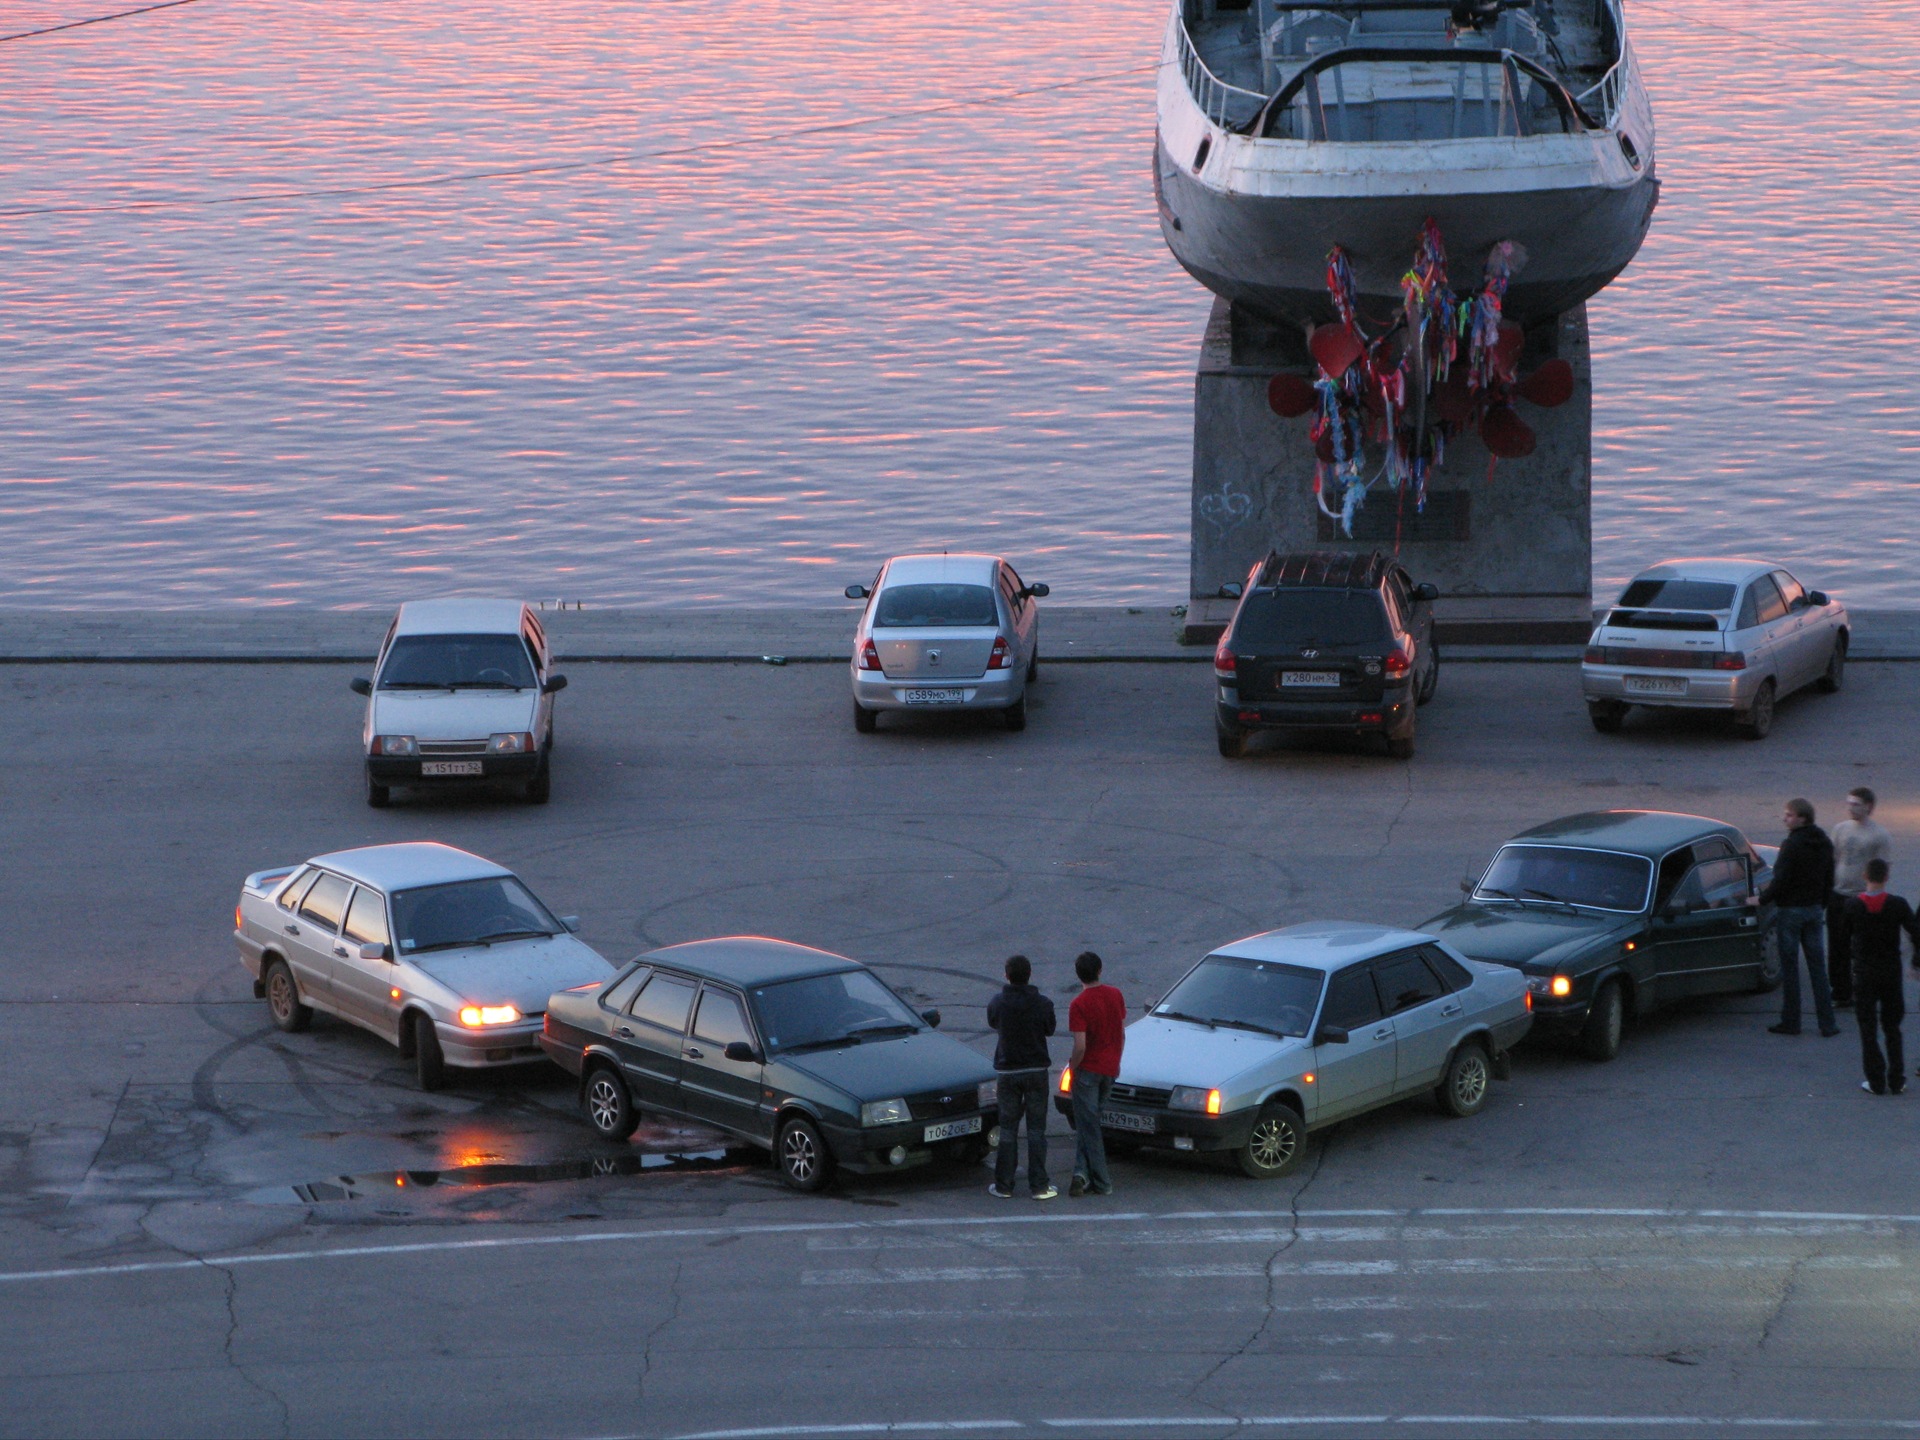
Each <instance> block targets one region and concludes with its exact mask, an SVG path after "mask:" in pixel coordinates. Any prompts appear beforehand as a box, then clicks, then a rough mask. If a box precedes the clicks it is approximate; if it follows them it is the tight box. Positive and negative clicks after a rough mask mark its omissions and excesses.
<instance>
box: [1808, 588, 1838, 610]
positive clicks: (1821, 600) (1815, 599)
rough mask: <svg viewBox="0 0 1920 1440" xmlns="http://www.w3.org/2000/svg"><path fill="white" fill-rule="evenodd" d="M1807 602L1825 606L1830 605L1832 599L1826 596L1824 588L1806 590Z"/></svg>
mask: <svg viewBox="0 0 1920 1440" xmlns="http://www.w3.org/2000/svg"><path fill="white" fill-rule="evenodd" d="M1807 603H1808V604H1809V605H1819V606H1827V605H1831V604H1832V603H1833V601H1832V600H1830V599H1829V598H1828V597H1827V592H1826V591H1824V590H1809V591H1807Z"/></svg>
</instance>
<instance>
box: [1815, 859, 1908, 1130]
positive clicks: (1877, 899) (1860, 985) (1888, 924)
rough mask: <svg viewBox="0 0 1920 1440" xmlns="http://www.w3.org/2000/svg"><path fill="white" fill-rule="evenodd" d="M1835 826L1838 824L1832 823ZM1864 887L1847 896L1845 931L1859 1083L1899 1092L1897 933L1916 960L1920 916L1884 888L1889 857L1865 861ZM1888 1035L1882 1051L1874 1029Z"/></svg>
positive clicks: (1875, 1090)
mask: <svg viewBox="0 0 1920 1440" xmlns="http://www.w3.org/2000/svg"><path fill="white" fill-rule="evenodd" d="M1834 828H1835V829H1836V830H1837V829H1839V828H1840V827H1839V826H1837V825H1836V826H1835V827H1834ZM1865 879H1866V888H1865V889H1863V890H1862V891H1861V892H1860V893H1859V894H1858V895H1855V896H1853V897H1852V898H1851V899H1849V900H1848V901H1847V911H1848V915H1847V930H1848V933H1849V934H1850V935H1851V936H1852V937H1853V1018H1854V1019H1856V1020H1858V1021H1859V1022H1860V1068H1861V1069H1863V1070H1865V1071H1866V1072H1867V1078H1866V1079H1865V1080H1862V1081H1861V1082H1860V1088H1861V1089H1862V1090H1865V1091H1867V1092H1868V1093H1870V1094H1873V1095H1885V1094H1888V1093H1892V1094H1895V1095H1898V1094H1899V1093H1900V1092H1901V1091H1902V1090H1905V1089H1906V1088H1907V1055H1906V1050H1905V1048H1904V1047H1903V1046H1902V1045H1901V1043H1900V1021H1901V1019H1902V1017H1904V1016H1905V1015H1906V1013H1907V997H1906V994H1905V992H1904V991H1903V990H1902V988H1901V980H1900V932H1901V931H1903V930H1904V931H1905V932H1906V933H1907V938H1908V939H1910V940H1912V941H1913V954H1914V959H1915V961H1916V962H1920V917H1916V916H1915V915H1914V913H1913V906H1911V905H1909V904H1908V903H1907V902H1906V901H1905V900H1903V899H1901V898H1900V897H1899V896H1898V895H1889V894H1888V893H1887V862H1886V861H1885V860H1883V859H1881V858H1880V857H1879V856H1877V855H1876V856H1875V857H1874V858H1873V859H1871V860H1869V861H1867V864H1866V873H1865ZM1876 1029H1878V1030H1879V1031H1881V1032H1883V1033H1884V1034H1885V1035H1886V1039H1887V1053H1886V1054H1885V1055H1884V1056H1882V1055H1881V1053H1880V1042H1879V1038H1878V1036H1876V1035H1875V1033H1874V1032H1875V1030H1876Z"/></svg>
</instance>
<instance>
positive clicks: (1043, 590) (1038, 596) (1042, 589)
mask: <svg viewBox="0 0 1920 1440" xmlns="http://www.w3.org/2000/svg"><path fill="white" fill-rule="evenodd" d="M1020 593H1021V594H1022V595H1026V596H1028V597H1030V598H1032V599H1034V600H1044V599H1046V598H1047V596H1049V595H1051V594H1052V593H1053V587H1052V586H1051V585H1029V586H1027V588H1026V589H1024V590H1022V591H1021V592H1020Z"/></svg>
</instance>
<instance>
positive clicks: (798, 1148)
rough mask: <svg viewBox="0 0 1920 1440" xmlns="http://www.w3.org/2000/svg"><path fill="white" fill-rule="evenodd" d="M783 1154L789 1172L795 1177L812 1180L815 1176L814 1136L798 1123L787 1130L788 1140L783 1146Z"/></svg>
mask: <svg viewBox="0 0 1920 1440" xmlns="http://www.w3.org/2000/svg"><path fill="white" fill-rule="evenodd" d="M781 1155H782V1158H783V1159H785V1161H786V1162H787V1173H788V1174H789V1175H791V1176H793V1178H794V1179H796V1180H811V1179H812V1178H813V1167H814V1154H813V1137H812V1136H810V1135H808V1134H807V1132H806V1131H805V1130H802V1129H801V1128H800V1127H799V1126H798V1125H795V1126H794V1127H793V1128H792V1129H791V1130H789V1131H787V1141H786V1144H785V1145H783V1146H782V1147H781Z"/></svg>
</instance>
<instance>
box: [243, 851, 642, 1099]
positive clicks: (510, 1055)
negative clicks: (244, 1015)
mask: <svg viewBox="0 0 1920 1440" xmlns="http://www.w3.org/2000/svg"><path fill="white" fill-rule="evenodd" d="M578 923H579V922H578V921H577V920H575V919H574V918H573V917H572V916H567V917H565V918H562V919H556V918H555V917H554V915H553V914H552V912H551V911H549V910H548V909H547V907H546V906H544V905H542V904H541V903H540V901H539V900H538V899H536V898H535V897H534V894H533V892H532V891H531V890H529V889H527V887H526V886H525V885H524V884H523V883H521V881H520V880H519V879H518V878H517V877H516V876H515V875H514V873H513V872H512V871H511V870H508V869H505V868H504V867H502V866H499V865H496V864H494V863H493V862H492V861H491V860H483V859H481V858H480V857H479V856H478V855H470V854H468V853H467V852H466V851H465V850H456V849H454V848H453V847H452V846H451V845H436V844H402V845H369V846H366V847H364V848H362V849H358V850H339V851H335V852H334V853H333V854H330V855H316V856H315V857H314V858H313V859H311V860H309V861H307V863H306V864H304V865H283V866H281V867H280V868H278V869H275V870H261V871H258V872H256V873H254V874H252V875H249V876H248V877H247V878H246V883H245V884H244V886H243V887H242V889H241V891H240V903H239V904H238V905H237V906H235V907H234V912H233V925H234V929H233V938H234V940H235V941H236V942H237V943H238V944H239V946H240V960H241V963H242V964H244V965H245V966H246V967H247V969H248V970H249V971H250V972H251V973H252V974H253V977H254V982H253V990H254V994H256V995H258V996H260V997H261V998H263V999H265V1000H266V1002H267V1012H268V1014H269V1015H271V1016H272V1018H273V1023H274V1024H275V1025H277V1026H279V1028H280V1029H282V1030H288V1031H293V1030H304V1029H306V1028H307V1026H308V1025H309V1024H310V1023H311V1022H312V1019H313V1012H314V1011H315V1010H323V1011H325V1012H326V1013H327V1014H329V1015H334V1016H337V1017H338V1018H340V1019H342V1020H345V1021H346V1022H347V1023H348V1024H351V1025H358V1026H359V1027H360V1028H361V1029H363V1030H371V1031H372V1032H373V1033H374V1034H375V1035H378V1036H379V1037H380V1038H381V1039H383V1040H385V1041H387V1042H388V1043H390V1044H393V1045H397V1046H399V1047H400V1053H401V1054H402V1055H404V1056H407V1057H408V1058H410V1059H411V1060H412V1061H413V1063H414V1072H415V1075H416V1076H417V1078H418V1079H419V1082H420V1086H421V1088H422V1089H424V1090H437V1089H439V1088H440V1086H441V1085H442V1084H444V1083H445V1081H446V1072H447V1070H448V1068H449V1067H453V1068H458V1069H469V1070H478V1069H486V1068H489V1067H492V1066H497V1065H518V1064H524V1063H526V1062H527V1061H531V1060H544V1059H545V1058H546V1057H545V1052H544V1051H542V1050H541V1048H540V1030H541V1026H542V1024H543V1023H544V1020H545V1014H546V1008H547V997H548V996H549V995H551V994H552V993H553V992H554V991H556V990H565V989H567V988H568V987H569V986H573V985H583V984H588V983H594V982H598V981H601V980H604V979H606V978H607V976H608V975H609V974H611V973H612V966H610V965H609V964H608V963H607V961H606V959H605V958H604V957H603V956H602V955H601V954H600V952H599V951H597V950H594V949H592V948H590V947H589V946H587V945H585V944H584V943H582V942H581V941H579V940H576V939H575V938H574V936H573V933H572V932H573V930H574V929H575V928H576V927H577V925H578Z"/></svg>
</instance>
